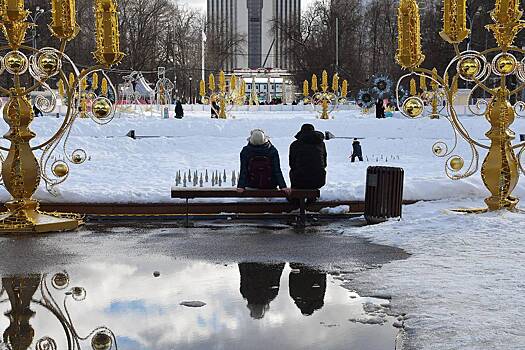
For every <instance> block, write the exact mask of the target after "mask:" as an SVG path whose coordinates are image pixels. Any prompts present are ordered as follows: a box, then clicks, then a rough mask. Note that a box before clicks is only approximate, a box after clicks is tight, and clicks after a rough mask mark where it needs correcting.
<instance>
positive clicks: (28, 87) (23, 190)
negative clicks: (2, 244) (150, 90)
mask: <svg viewBox="0 0 525 350" xmlns="http://www.w3.org/2000/svg"><path fill="white" fill-rule="evenodd" d="M51 13H52V22H51V24H50V26H49V28H50V30H51V33H52V35H53V36H54V37H55V38H57V39H58V40H59V42H60V43H59V45H58V47H59V48H58V49H55V48H51V47H44V48H41V49H35V48H33V47H30V46H27V45H25V44H24V41H25V36H26V31H27V29H28V28H29V27H30V26H31V24H30V23H29V22H27V21H26V19H27V17H28V15H29V11H27V10H25V8H24V1H23V0H9V1H1V2H0V17H1V19H2V21H1V24H0V26H1V28H2V31H3V33H4V37H5V39H6V40H7V45H5V46H1V47H0V51H1V52H2V53H1V54H2V56H3V57H0V68H1V69H0V73H2V74H3V73H4V72H7V73H8V74H9V75H10V76H11V77H12V84H11V85H10V86H8V87H0V92H1V93H2V94H3V95H6V96H8V97H9V99H8V101H7V103H6V104H5V105H4V111H3V113H4V120H5V121H6V123H7V124H8V125H9V127H10V129H9V131H8V132H7V134H5V135H4V138H5V139H6V140H8V141H9V142H10V147H9V148H5V147H1V146H0V150H2V151H6V152H8V154H7V157H6V158H5V159H4V158H3V156H2V159H1V160H2V180H3V184H4V186H5V188H6V189H7V191H8V192H9V193H10V194H11V196H12V199H11V200H10V201H9V202H7V203H6V204H5V206H6V207H7V209H8V212H7V213H4V214H2V215H0V232H8V233H26V232H49V231H65V230H72V229H75V228H77V227H78V225H79V223H80V220H79V218H78V217H75V216H71V215H65V214H59V213H53V214H46V213H42V212H41V211H39V209H38V208H39V203H38V200H36V199H34V198H33V194H34V193H35V191H36V189H37V188H38V186H39V184H40V182H41V181H42V180H43V181H44V182H45V184H46V187H47V189H48V190H49V191H51V192H53V190H54V187H55V186H57V185H58V184H60V183H63V182H64V181H65V179H66V178H67V177H68V175H69V165H68V163H71V164H81V163H83V162H84V161H85V160H86V158H87V157H86V152H85V151H84V150H82V149H76V150H74V151H72V152H68V151H67V148H66V146H67V140H68V138H69V134H70V132H71V127H72V125H73V123H74V121H75V120H76V118H77V117H78V116H79V113H80V114H81V113H83V112H85V113H87V114H89V115H90V116H91V118H92V119H93V120H94V121H96V122H97V123H101V124H104V123H107V122H109V121H110V120H111V119H112V118H113V115H114V114H113V113H114V107H113V104H112V102H111V101H110V99H109V98H108V97H107V96H105V94H104V93H103V91H102V92H101V93H100V94H97V93H96V91H95V89H94V88H93V85H94V84H93V80H94V79H95V76H96V77H97V78H96V79H98V75H95V74H96V73H97V72H99V73H101V74H102V75H103V76H104V78H105V79H104V80H105V81H106V85H107V82H108V81H109V79H107V76H106V74H105V73H104V71H103V69H104V68H109V67H110V66H111V65H113V64H116V63H118V62H119V61H120V60H121V59H122V57H123V54H122V53H121V52H120V49H119V31H118V18H117V4H116V1H115V0H95V20H96V26H95V28H96V33H95V35H96V51H95V52H94V53H93V55H94V57H95V60H96V61H97V63H98V64H97V65H95V66H93V67H91V68H89V69H86V70H85V71H83V72H80V71H79V70H78V68H77V67H76V66H75V64H74V62H73V61H72V60H71V59H70V58H69V56H68V55H67V54H66V53H65V50H66V46H67V43H68V42H69V41H71V40H73V39H74V38H75V36H76V35H77V34H78V32H79V27H78V25H77V22H76V10H75V0H51ZM68 71H69V72H70V74H69V76H68V75H67V72H68ZM26 73H29V76H28V74H26ZM31 78H32V79H31ZM51 78H58V79H60V80H59V84H58V85H59V86H58V88H59V90H61V91H60V92H61V94H62V96H65V97H66V100H67V113H66V115H65V117H64V120H63V122H62V124H61V126H60V127H59V128H58V130H56V131H54V134H53V135H52V136H51V137H50V138H49V139H47V140H45V141H43V142H42V143H40V144H33V143H31V140H32V139H33V138H34V137H35V136H36V134H35V133H34V132H32V131H31V130H30V128H29V127H30V124H31V122H32V121H33V119H34V112H33V109H32V103H31V100H30V97H29V95H30V94H31V93H34V94H37V96H36V97H35V99H34V104H35V105H36V107H37V108H38V109H39V110H41V111H43V112H45V113H50V112H52V111H53V110H54V109H55V107H56V102H57V99H56V95H55V93H54V91H53V90H52V89H51V88H50V87H49V85H48V81H49V80H50V79H51ZM33 79H34V83H33ZM88 79H90V81H91V90H90V91H88V90H89V89H88V88H87V85H86V82H87V80H88ZM110 88H111V90H112V91H113V92H114V96H115V95H116V94H115V91H116V90H115V89H114V87H113V86H112V85H111V84H110ZM39 89H43V90H44V91H43V92H44V93H46V92H47V93H48V95H49V96H50V97H45V96H44V95H43V94H42V91H41V90H39ZM99 90H104V87H102V89H99ZM107 90H108V88H107V86H106V94H107ZM39 93H40V94H39ZM61 144H62V145H63V150H64V157H65V158H64V159H60V158H59V159H56V158H55V159H53V160H52V159H51V156H52V154H53V152H54V151H55V150H56V149H57V148H58V147H59V145H61ZM35 151H39V152H41V156H40V159H39V160H37V158H36V156H35V154H34V152H35Z"/></svg>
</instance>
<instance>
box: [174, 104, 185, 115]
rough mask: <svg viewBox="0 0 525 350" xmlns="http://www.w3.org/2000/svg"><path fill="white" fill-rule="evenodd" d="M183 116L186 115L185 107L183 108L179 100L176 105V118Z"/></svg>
mask: <svg viewBox="0 0 525 350" xmlns="http://www.w3.org/2000/svg"><path fill="white" fill-rule="evenodd" d="M182 117H184V109H183V108H182V103H180V102H179V101H177V104H176V105H175V118H178V119H181V118H182Z"/></svg>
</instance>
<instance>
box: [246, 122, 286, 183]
mask: <svg viewBox="0 0 525 350" xmlns="http://www.w3.org/2000/svg"><path fill="white" fill-rule="evenodd" d="M277 187H279V188H280V189H282V190H284V191H285V192H289V190H288V189H287V187H286V182H285V181H284V177H283V173H282V171H281V161H280V159H279V151H277V148H275V147H274V146H273V145H272V144H271V142H270V140H269V139H268V137H267V136H266V135H265V133H264V131H262V130H260V129H255V130H252V131H251V134H250V137H249V138H248V145H247V146H245V147H244V148H243V149H242V151H241V171H240V173H239V181H238V183H237V189H238V191H239V192H242V191H244V189H246V188H256V189H275V188H277Z"/></svg>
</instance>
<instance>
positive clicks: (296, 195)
mask: <svg viewBox="0 0 525 350" xmlns="http://www.w3.org/2000/svg"><path fill="white" fill-rule="evenodd" d="M320 196H321V192H320V191H319V190H299V189H294V190H292V191H291V193H290V195H288V196H287V195H286V193H284V192H283V191H280V190H245V191H244V192H238V191H237V189H235V188H211V189H210V188H172V190H171V198H174V199H175V198H176V199H184V200H185V201H186V227H188V226H189V200H190V199H196V198H289V199H295V200H298V201H299V220H300V221H299V222H300V224H301V225H305V224H306V201H307V200H309V199H310V200H315V199H317V198H319V197H320Z"/></svg>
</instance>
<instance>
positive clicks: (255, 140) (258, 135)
mask: <svg viewBox="0 0 525 350" xmlns="http://www.w3.org/2000/svg"><path fill="white" fill-rule="evenodd" d="M248 142H249V143H250V144H251V145H254V146H261V145H264V144H265V143H267V142H268V137H267V136H266V134H265V133H264V131H263V130H261V129H254V130H252V131H251V133H250V137H248Z"/></svg>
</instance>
